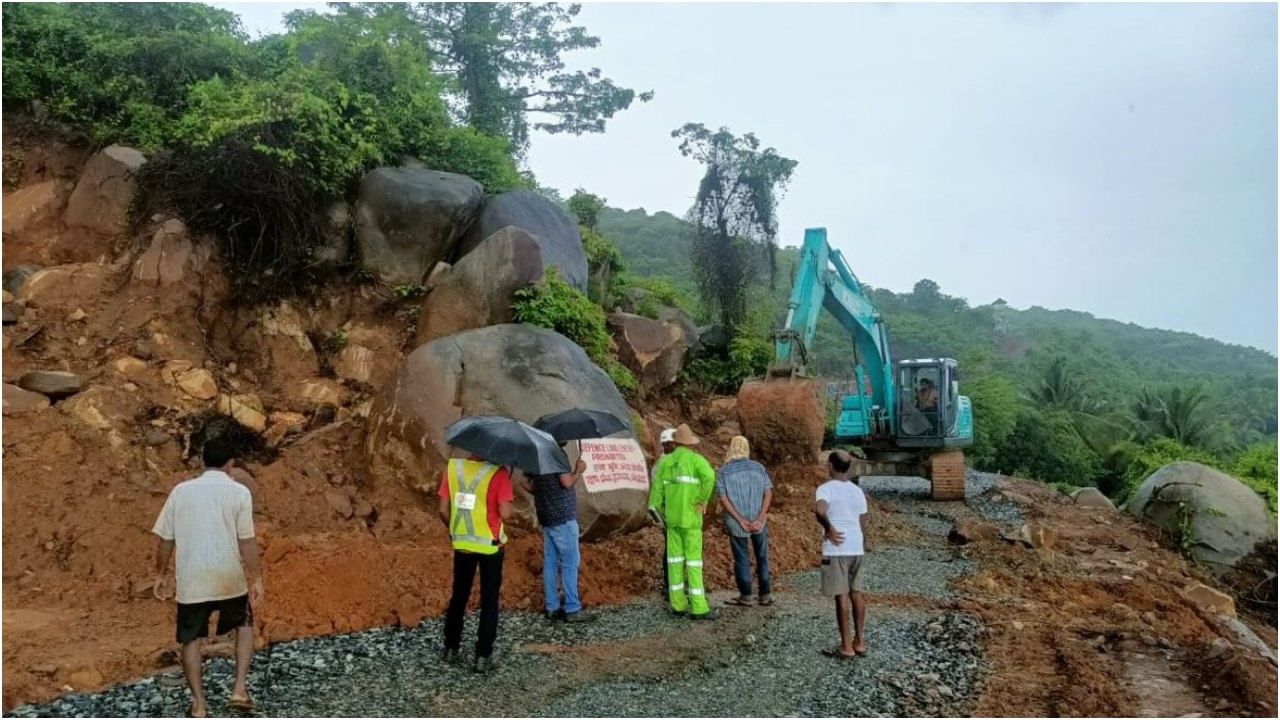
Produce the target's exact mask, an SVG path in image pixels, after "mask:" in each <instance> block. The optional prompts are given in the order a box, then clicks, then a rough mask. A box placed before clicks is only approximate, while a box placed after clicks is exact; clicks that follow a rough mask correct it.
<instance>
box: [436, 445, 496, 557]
mask: <svg viewBox="0 0 1280 720" xmlns="http://www.w3.org/2000/svg"><path fill="white" fill-rule="evenodd" d="M500 469H501V468H499V467H498V466H497V465H492V464H490V463H487V462H481V461H479V460H460V459H454V460H450V461H449V471H448V473H446V475H445V476H446V477H447V478H448V480H449V539H450V540H451V541H452V542H453V549H455V550H463V551H466V552H473V553H479V554H481V555H493V554H494V553H496V552H498V550H500V549H502V544H503V543H505V542H506V541H507V533H506V530H505V529H504V528H503V527H502V521H501V520H499V521H498V527H497V532H495V531H494V530H495V529H494V528H491V527H489V483H490V482H491V481H492V480H493V476H494V475H497V474H498V470H500Z"/></svg>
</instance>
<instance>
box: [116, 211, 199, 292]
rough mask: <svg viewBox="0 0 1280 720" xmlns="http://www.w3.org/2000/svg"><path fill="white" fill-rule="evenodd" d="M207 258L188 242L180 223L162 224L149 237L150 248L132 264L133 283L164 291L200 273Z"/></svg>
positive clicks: (187, 235) (186, 233)
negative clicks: (191, 272) (195, 271)
mask: <svg viewBox="0 0 1280 720" xmlns="http://www.w3.org/2000/svg"><path fill="white" fill-rule="evenodd" d="M207 258H208V256H207V254H206V252H204V249H203V248H200V249H197V248H196V247H195V245H194V244H193V243H192V242H191V235H190V233H188V232H187V226H186V225H185V224H184V223H183V222H182V221H181V220H176V219H174V220H166V221H165V222H164V224H162V225H161V226H160V228H159V229H158V230H156V232H155V234H154V235H152V236H151V244H150V245H148V246H147V249H146V250H145V251H143V253H142V254H141V255H139V256H138V259H137V260H135V261H134V262H133V279H134V280H136V281H138V282H141V283H145V284H148V285H158V286H160V287H164V286H167V285H172V284H174V283H176V282H178V281H179V280H181V279H183V278H184V277H186V275H187V273H188V272H190V271H192V270H198V269H200V268H201V267H202V266H203V265H204V263H205V260H207Z"/></svg>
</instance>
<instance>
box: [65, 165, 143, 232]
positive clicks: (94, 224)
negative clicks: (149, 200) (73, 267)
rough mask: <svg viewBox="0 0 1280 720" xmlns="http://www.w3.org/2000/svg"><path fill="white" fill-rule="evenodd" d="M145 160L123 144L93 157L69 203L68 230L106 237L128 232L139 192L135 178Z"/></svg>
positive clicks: (66, 218) (66, 219)
mask: <svg viewBox="0 0 1280 720" xmlns="http://www.w3.org/2000/svg"><path fill="white" fill-rule="evenodd" d="M146 161H147V159H146V158H145V157H144V156H143V155H142V153H140V152H138V151H137V150H134V149H133V148H130V147H124V146H123V145H111V146H109V147H107V148H106V149H104V150H103V151H102V152H100V153H98V154H97V155H94V156H93V157H92V158H90V159H89V162H88V163H87V164H86V165H85V167H84V173H82V174H81V175H80V180H79V182H77V183H76V189H75V190H74V191H72V193H71V198H70V199H69V200H67V212H66V214H65V215H64V216H63V219H64V221H65V222H66V224H67V227H72V228H81V229H84V230H89V231H91V232H94V233H97V234H98V235H103V236H114V235H119V234H121V233H123V232H125V230H127V229H128V224H129V207H130V206H131V205H132V204H133V198H134V195H136V194H137V192H138V181H137V179H136V177H135V175H136V173H137V171H138V169H139V168H141V167H142V165H143V164H144V163H145V162H146Z"/></svg>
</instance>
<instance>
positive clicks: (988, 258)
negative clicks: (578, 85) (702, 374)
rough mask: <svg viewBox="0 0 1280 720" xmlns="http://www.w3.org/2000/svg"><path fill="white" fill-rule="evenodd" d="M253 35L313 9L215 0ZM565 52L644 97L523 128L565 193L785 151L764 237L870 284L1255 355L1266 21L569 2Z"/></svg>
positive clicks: (942, 8) (1271, 95) (1268, 40)
mask: <svg viewBox="0 0 1280 720" xmlns="http://www.w3.org/2000/svg"><path fill="white" fill-rule="evenodd" d="M222 5H223V6H225V7H228V8H230V9H232V10H235V11H236V12H238V13H240V14H241V15H242V17H243V19H244V21H245V24H246V26H247V27H248V28H249V29H251V30H259V31H274V30H278V29H279V26H278V18H279V17H280V16H281V15H282V13H283V12H284V11H285V10H287V9H289V8H292V7H298V6H304V5H306V6H313V7H314V6H318V4H317V3H310V4H302V3H299V4H264V5H257V6H248V7H246V4H243V3H223V4H222ZM579 20H580V22H581V24H583V25H585V26H586V27H587V29H588V30H589V31H590V32H592V33H593V34H596V35H599V36H600V38H601V40H602V43H601V47H600V48H598V49H596V50H590V51H580V52H577V53H574V54H572V55H570V56H569V57H568V60H569V62H570V65H571V67H588V66H598V67H600V68H601V69H603V70H604V71H605V74H606V75H607V76H609V77H612V78H613V79H614V80H616V81H617V82H619V83H620V84H623V85H626V86H629V87H633V88H636V89H637V90H650V89H652V90H654V91H655V92H656V97H655V98H654V100H653V101H652V102H650V103H648V104H645V105H639V106H635V107H633V108H632V109H631V110H629V111H627V112H624V113H622V114H621V115H619V116H617V117H615V119H614V120H613V121H611V122H610V123H609V126H608V129H607V131H606V132H605V134H603V135H597V136H583V137H571V136H547V135H535V137H534V138H533V142H532V149H531V151H530V154H529V164H530V166H531V167H532V169H533V171H534V172H535V173H536V174H537V176H538V178H539V181H540V182H541V183H543V184H545V185H550V186H552V187H555V188H558V189H560V190H561V191H563V192H565V193H566V194H568V193H570V192H572V190H573V189H574V188H575V187H584V188H586V189H588V190H590V191H592V192H595V193H597V194H599V195H603V196H604V197H606V198H608V200H609V204H610V205H613V206H616V207H622V208H627V209H630V208H635V207H643V208H645V209H646V210H648V211H650V212H654V211H657V210H667V211H669V212H672V213H676V214H681V213H683V212H684V211H685V210H686V209H687V208H688V206H689V204H690V203H691V201H692V196H693V194H694V192H695V190H696V187H697V182H698V178H699V176H700V168H699V167H698V166H697V165H696V164H695V163H694V162H693V161H691V160H686V159H684V158H682V157H681V156H680V154H679V153H678V152H677V150H676V143H675V141H674V140H673V139H672V138H671V137H670V132H671V130H673V129H674V128H676V127H678V126H680V125H681V124H683V123H685V122H688V121H694V122H702V123H706V124H707V125H711V126H720V125H724V126H727V127H728V128H730V129H731V130H733V131H734V132H739V133H740V132H746V131H751V132H755V133H756V134H757V135H758V136H759V137H760V139H761V140H762V141H763V142H764V143H766V144H768V145H772V146H774V147H776V148H777V149H778V151H779V152H781V153H782V154H784V155H786V156H788V157H792V158H794V159H796V160H797V161H799V166H798V167H797V169H796V173H795V176H794V180H793V182H792V184H791V187H790V188H789V190H788V191H787V193H786V196H785V198H784V199H783V201H782V203H781V206H780V211H779V215H780V219H781V236H780V242H781V243H782V244H784V245H794V244H799V242H800V240H801V239H802V237H803V233H804V228H806V227H814V226H825V227H827V228H828V231H829V233H828V234H829V238H830V239H831V241H832V243H833V244H834V245H836V246H837V247H839V248H841V249H842V250H844V252H845V255H846V257H848V258H849V260H850V262H851V264H852V265H853V268H854V271H855V272H856V273H857V274H858V275H859V276H860V277H861V278H862V279H863V280H864V281H866V282H868V283H870V284H872V285H876V286H879V287H886V288H889V289H892V290H897V291H904V290H909V289H910V288H911V286H912V284H914V283H915V281H916V280H919V279H920V278H922V277H928V278H931V279H933V280H934V281H936V282H937V283H938V284H939V285H941V286H942V289H943V291H944V292H947V293H949V294H952V295H958V296H961V297H965V298H967V299H968V300H969V301H970V302H971V303H973V304H982V303H987V302H990V301H992V300H994V299H996V298H997V297H1002V298H1004V299H1005V300H1007V301H1008V302H1009V303H1010V304H1012V305H1013V306H1015V307H1029V306H1031V305H1041V306H1044V307H1048V308H1072V309H1077V310H1085V311H1088V312H1091V313H1093V314H1095V315H1098V316H1101V317H1109V318H1115V319H1118V320H1124V321H1129V322H1135V323H1138V324H1140V325H1146V326H1153V327H1161V328H1170V329H1176V330H1188V331H1191V332H1195V333H1198V334H1201V335H1207V336H1210V337H1214V338H1218V339H1221V340H1225V341H1227V342H1235V343H1243V344H1247V345H1252V346H1255V347H1259V348H1262V349H1264V350H1267V351H1269V352H1272V353H1274V352H1275V351H1276V299H1277V293H1276V276H1277V275H1276V270H1277V264H1276V245H1277V226H1276V217H1277V208H1276V197H1277V195H1276V193H1277V186H1276V136H1277V124H1276V123H1277V119H1276V106H1277V105H1276V104H1277V98H1276V81H1277V78H1276V65H1277V58H1276V8H1275V6H1274V5H1025V6H1016V5H986V6H982V5H795V4H790V5H780V4H779V5H728V4H705V5H630V4H614V5H586V6H585V7H584V8H583V10H582V13H581V15H580V16H579Z"/></svg>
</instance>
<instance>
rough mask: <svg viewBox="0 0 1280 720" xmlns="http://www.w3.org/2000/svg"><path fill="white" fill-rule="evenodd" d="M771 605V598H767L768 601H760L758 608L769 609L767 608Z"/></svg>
mask: <svg viewBox="0 0 1280 720" xmlns="http://www.w3.org/2000/svg"><path fill="white" fill-rule="evenodd" d="M772 604H773V598H769V599H768V600H761V601H760V607H769V606H770V605H772Z"/></svg>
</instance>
